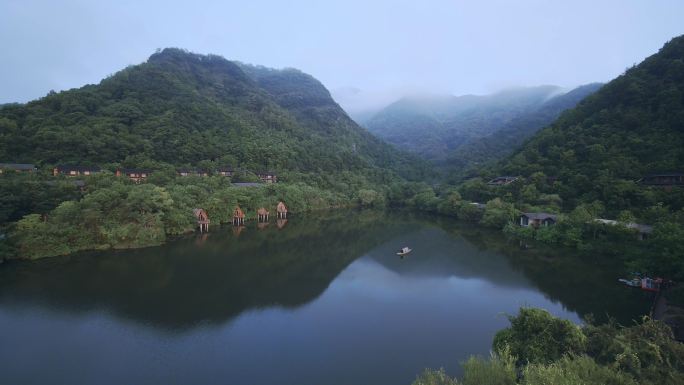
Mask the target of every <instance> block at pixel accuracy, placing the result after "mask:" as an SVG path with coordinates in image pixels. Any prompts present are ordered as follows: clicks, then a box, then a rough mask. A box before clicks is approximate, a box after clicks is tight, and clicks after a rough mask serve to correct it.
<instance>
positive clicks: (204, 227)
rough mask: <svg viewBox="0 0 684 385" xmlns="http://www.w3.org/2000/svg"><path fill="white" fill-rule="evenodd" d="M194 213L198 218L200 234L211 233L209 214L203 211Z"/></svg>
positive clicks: (198, 210)
mask: <svg viewBox="0 0 684 385" xmlns="http://www.w3.org/2000/svg"><path fill="white" fill-rule="evenodd" d="M192 213H193V215H195V218H197V226H199V230H200V233H201V232H203V231H209V216H208V215H207V212H206V211H204V210H203V209H193V210H192Z"/></svg>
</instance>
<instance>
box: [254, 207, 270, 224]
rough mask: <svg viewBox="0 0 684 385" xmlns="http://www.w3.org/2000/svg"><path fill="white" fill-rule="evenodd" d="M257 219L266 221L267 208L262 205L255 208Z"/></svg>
mask: <svg viewBox="0 0 684 385" xmlns="http://www.w3.org/2000/svg"><path fill="white" fill-rule="evenodd" d="M257 221H258V222H268V210H266V209H265V208H263V207H262V208H260V209H259V210H257Z"/></svg>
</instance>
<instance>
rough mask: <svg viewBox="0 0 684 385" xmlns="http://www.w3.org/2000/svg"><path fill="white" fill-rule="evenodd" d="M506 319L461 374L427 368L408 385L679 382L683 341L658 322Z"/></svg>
mask: <svg viewBox="0 0 684 385" xmlns="http://www.w3.org/2000/svg"><path fill="white" fill-rule="evenodd" d="M509 320H510V323H511V326H510V327H508V328H506V329H503V330H501V331H499V332H498V333H497V334H496V336H495V338H494V343H493V351H494V352H495V353H493V354H492V355H491V357H489V358H482V357H471V358H470V359H468V360H467V361H466V362H465V363H464V364H463V368H464V374H463V377H462V378H461V379H455V378H451V377H449V376H448V375H447V374H446V373H445V372H444V370H441V369H440V370H433V369H427V370H426V371H425V372H424V373H423V374H421V375H420V376H419V377H418V378H417V379H416V381H414V382H413V385H457V384H461V385H515V384H523V385H549V384H553V385H565V384H567V385H582V384H586V385H599V384H600V385H637V384H641V385H661V384H669V385H678V384H684V345H682V344H681V343H679V342H676V341H675V340H674V339H673V338H672V331H671V330H670V328H669V327H668V326H667V325H665V324H664V323H662V322H659V321H654V320H651V319H648V318H645V319H643V320H642V321H641V322H639V323H637V324H635V325H633V326H628V327H625V326H620V325H616V324H615V323H607V324H602V325H594V324H592V323H591V322H589V323H587V324H586V325H584V326H577V325H575V324H573V323H572V322H570V321H567V320H562V319H559V318H556V317H553V316H552V315H551V314H549V313H548V312H547V311H545V310H541V309H534V308H521V309H520V313H519V314H518V315H517V316H509Z"/></svg>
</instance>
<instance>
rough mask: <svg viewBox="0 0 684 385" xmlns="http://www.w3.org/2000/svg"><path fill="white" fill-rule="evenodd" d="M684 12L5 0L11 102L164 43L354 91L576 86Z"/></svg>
mask: <svg viewBox="0 0 684 385" xmlns="http://www.w3.org/2000/svg"><path fill="white" fill-rule="evenodd" d="M683 20H684V1H682V0H662V1H660V0H605V1H604V0H590V1H585V0H573V1H563V2H561V1H547V0H515V1H514V0H510V1H503V0H501V1H483V0H479V1H454V0H452V1H446V0H444V1H439V0H436V1H428V0H420V1H419V0H414V1H401V0H390V1H384V0H383V1H373V0H344V1H324V0H318V1H298V0H288V1H276V0H274V1H259V0H249V1H246V0H242V1H200V0H194V1H183V2H180V1H172V0H165V1H144V0H131V1H129V0H117V1H100V0H98V1H57V0H52V1H48V0H46V1H38V0H0V39H1V40H0V41H2V45H1V46H0V58H1V59H2V60H0V103H6V102H25V101H28V100H31V99H35V98H38V97H41V96H43V95H45V94H46V93H47V92H48V91H49V90H51V89H53V90H56V91H59V90H64V89H69V88H73V87H80V86H82V85H84V84H87V83H97V82H98V81H99V80H100V79H102V78H103V77H105V76H107V75H110V74H112V73H115V72H116V71H118V70H120V69H122V68H124V67H125V66H127V65H129V64H137V63H141V62H143V61H145V60H146V58H147V57H148V56H149V55H150V54H152V53H153V52H154V50H155V49H157V48H163V47H180V48H187V49H189V50H191V51H193V52H197V53H214V54H219V55H222V56H224V57H226V58H228V59H235V60H240V61H243V62H248V63H254V64H262V65H266V66H269V67H276V68H281V67H295V68H299V69H301V70H302V71H304V72H307V73H310V74H312V75H313V76H315V77H316V78H318V79H319V80H321V81H322V82H323V83H324V84H325V85H326V86H327V87H328V88H329V89H331V90H338V91H340V92H339V94H341V95H345V94H350V93H353V92H350V90H353V89H354V88H356V89H360V90H361V92H360V95H364V94H365V95H367V96H368V95H376V96H378V95H386V94H388V93H390V94H395V93H405V92H410V91H415V90H420V91H435V92H448V93H452V94H457V95H460V94H466V93H476V94H483V93H489V92H493V91H495V90H498V89H501V88H505V87H511V86H531V85H540V84H556V85H560V86H564V87H572V86H575V85H579V84H584V83H588V82H593V81H608V80H610V79H612V78H614V77H615V76H617V75H619V74H620V73H622V72H623V71H624V70H625V68H626V67H629V66H631V65H633V64H635V63H638V62H640V61H641V60H643V59H644V58H645V57H646V56H649V55H651V54H653V53H655V52H656V51H657V50H658V49H659V48H660V47H661V46H662V45H663V44H664V43H665V42H666V41H668V40H669V39H671V38H672V37H674V36H677V35H680V34H683V33H684V21H683ZM345 90H346V92H342V91H345Z"/></svg>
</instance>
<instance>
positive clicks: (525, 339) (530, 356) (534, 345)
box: [493, 308, 586, 364]
mask: <svg viewBox="0 0 684 385" xmlns="http://www.w3.org/2000/svg"><path fill="white" fill-rule="evenodd" d="M508 319H509V321H510V322H511V327H509V328H506V329H504V330H501V331H500V332H498V333H497V334H496V337H494V343H493V345H494V350H496V351H503V350H505V349H507V348H509V349H510V350H511V354H513V355H514V356H516V357H518V360H519V362H518V363H519V364H520V363H549V362H553V361H556V360H559V359H560V358H561V357H563V356H564V355H566V354H576V353H580V352H582V351H583V350H584V346H585V344H586V337H585V336H584V334H583V333H582V331H581V330H580V328H579V327H578V326H577V325H575V324H573V323H572V322H570V321H568V320H564V319H560V318H556V317H553V316H552V315H551V314H549V312H547V311H545V310H541V309H532V308H529V309H527V308H523V309H520V314H519V315H518V316H509V317H508Z"/></svg>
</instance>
